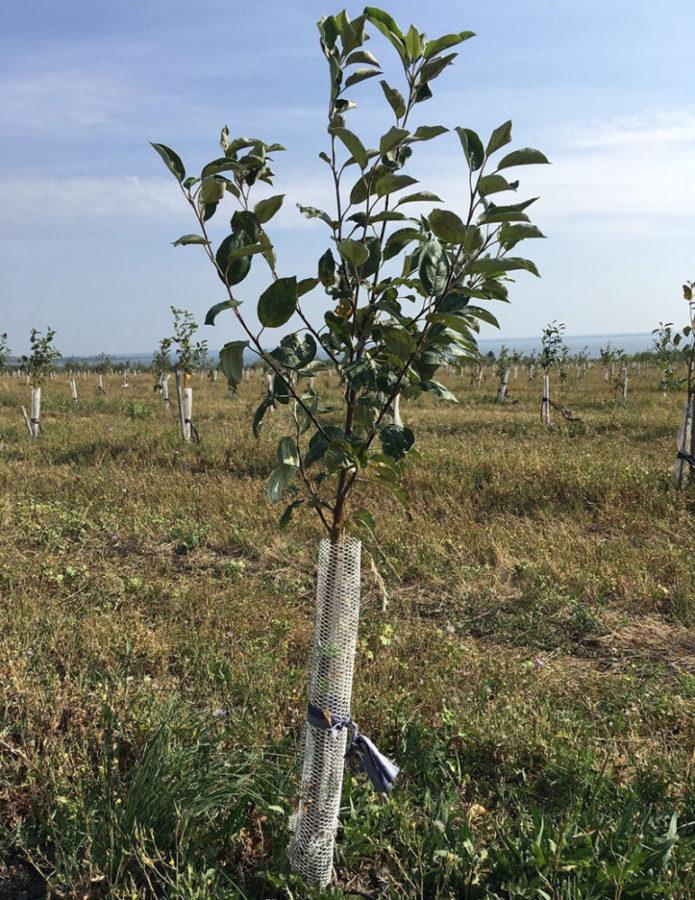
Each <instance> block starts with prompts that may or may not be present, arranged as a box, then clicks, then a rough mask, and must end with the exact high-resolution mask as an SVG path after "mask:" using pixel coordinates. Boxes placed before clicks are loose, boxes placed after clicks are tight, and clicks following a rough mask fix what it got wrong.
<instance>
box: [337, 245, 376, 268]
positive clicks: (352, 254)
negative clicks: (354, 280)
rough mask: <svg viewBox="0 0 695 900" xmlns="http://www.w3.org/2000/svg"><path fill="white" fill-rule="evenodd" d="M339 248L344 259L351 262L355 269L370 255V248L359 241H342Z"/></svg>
mask: <svg viewBox="0 0 695 900" xmlns="http://www.w3.org/2000/svg"><path fill="white" fill-rule="evenodd" d="M338 250H339V251H340V255H341V256H342V257H343V259H346V260H347V261H348V262H349V263H351V264H352V267H353V268H354V269H358V268H359V267H360V266H361V265H362V263H364V262H366V261H367V259H368V257H369V250H368V249H367V248H366V247H365V245H364V244H362V243H360V242H359V241H350V240H346V241H341V242H340V244H338Z"/></svg>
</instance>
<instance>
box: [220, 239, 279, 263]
mask: <svg viewBox="0 0 695 900" xmlns="http://www.w3.org/2000/svg"><path fill="white" fill-rule="evenodd" d="M268 246H269V245H268V244H262V243H258V244H244V245H243V246H242V247H239V248H238V249H236V250H230V251H229V252H228V253H227V259H228V260H229V261H230V262H231V261H232V260H234V259H241V257H246V256H249V257H250V256H255V255H256V253H263V254H265V253H266V251H267V249H268Z"/></svg>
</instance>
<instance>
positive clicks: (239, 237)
mask: <svg viewBox="0 0 695 900" xmlns="http://www.w3.org/2000/svg"><path fill="white" fill-rule="evenodd" d="M248 244H249V239H248V236H247V235H246V232H244V231H235V232H234V233H233V234H230V235H229V236H228V237H226V238H225V239H224V240H223V241H222V243H221V244H220V246H219V247H218V248H217V253H216V255H215V260H216V262H217V266H218V268H219V272H220V278H221V279H222V281H224V282H225V283H226V284H229V285H233V284H239V282H240V281H243V280H244V278H246V276H247V275H248V274H249V269H250V268H251V256H250V255H245V256H236V255H232V254H236V251H239V250H242V249H244V250H245V249H247V247H248Z"/></svg>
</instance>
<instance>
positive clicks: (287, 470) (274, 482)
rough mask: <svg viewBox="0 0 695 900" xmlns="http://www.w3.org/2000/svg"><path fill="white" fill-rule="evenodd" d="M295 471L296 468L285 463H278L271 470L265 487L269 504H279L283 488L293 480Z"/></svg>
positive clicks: (283, 491)
mask: <svg viewBox="0 0 695 900" xmlns="http://www.w3.org/2000/svg"><path fill="white" fill-rule="evenodd" d="M296 471H297V468H296V466H290V465H288V464H287V463H280V465H279V466H276V467H275V468H274V469H273V471H272V472H271V473H270V477H269V478H268V483H267V485H266V494H267V497H268V500H270V502H271V503H279V502H280V500H282V495H283V494H284V493H285V488H286V487H287V485H288V484H289V483H290V481H291V480H292V479H293V478H294V476H295V473H296Z"/></svg>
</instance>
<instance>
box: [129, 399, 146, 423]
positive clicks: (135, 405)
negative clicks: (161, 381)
mask: <svg viewBox="0 0 695 900" xmlns="http://www.w3.org/2000/svg"><path fill="white" fill-rule="evenodd" d="M125 414H126V416H128V418H129V419H148V418H149V417H150V416H151V415H152V407H151V406H150V405H149V403H144V402H143V401H142V400H129V401H128V403H127V405H126V411H125Z"/></svg>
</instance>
